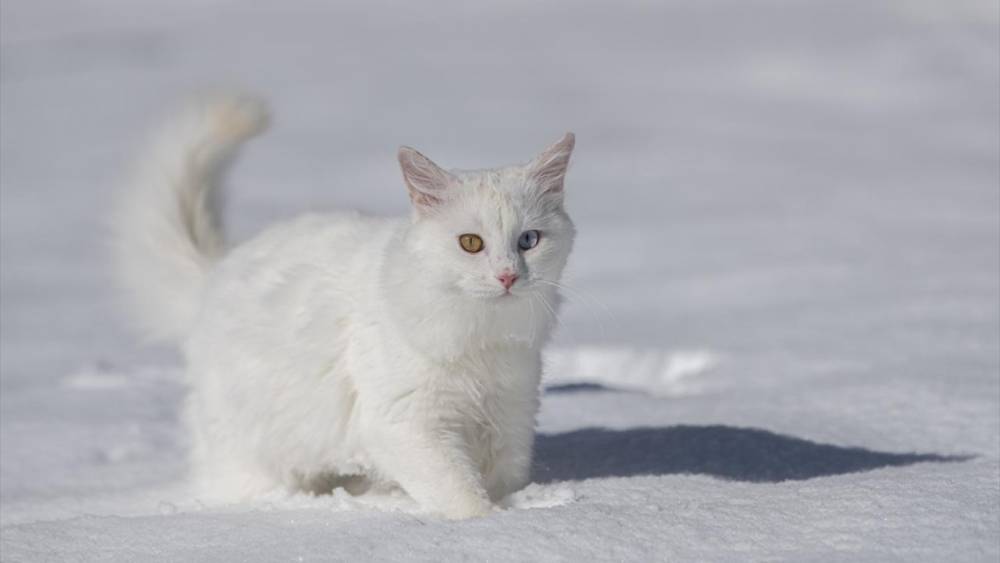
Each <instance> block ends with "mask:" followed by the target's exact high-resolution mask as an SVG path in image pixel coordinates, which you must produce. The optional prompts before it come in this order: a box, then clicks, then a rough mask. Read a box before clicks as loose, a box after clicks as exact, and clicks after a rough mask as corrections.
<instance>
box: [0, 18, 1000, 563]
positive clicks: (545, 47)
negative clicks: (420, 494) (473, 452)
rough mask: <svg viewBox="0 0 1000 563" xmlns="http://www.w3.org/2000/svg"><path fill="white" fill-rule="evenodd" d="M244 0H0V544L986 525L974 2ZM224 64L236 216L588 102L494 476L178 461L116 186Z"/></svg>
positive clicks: (609, 537) (991, 450)
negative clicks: (330, 478)
mask: <svg viewBox="0 0 1000 563" xmlns="http://www.w3.org/2000/svg"><path fill="white" fill-rule="evenodd" d="M262 4H264V3H261V2H253V3H251V2H235V1H232V2H227V1H210V2H203V1H198V2H196V1H194V0H179V1H177V0H175V1H170V2H162V3H160V4H158V5H155V4H152V3H140V2H128V1H125V0H95V1H93V2H86V3H70V2H32V1H30V0H4V2H3V3H2V5H0V6H2V8H0V10H2V14H0V15H2V18H0V25H2V28H0V31H2V61H0V62H2V65H0V70H2V80H0V120H2V127H0V160H2V166H0V180H2V214H0V219H2V223H0V225H2V239H0V250H2V275H0V283H2V293H0V296H2V317H0V329H2V330H0V335H2V336H0V344H2V355H0V368H2V372H0V373H2V377H0V392H2V398H0V423H2V424H0V500H2V505H0V506H2V510H0V519H2V542H0V550H2V551H0V555H2V558H3V559H4V560H5V561H7V560H10V561H33V560H53V561H64V560H78V559H86V560H91V559H102V560H104V559H106V560H119V561H147V560H170V561H187V560H213V561H218V560H230V559H233V560H236V559H238V560H267V561H273V560H293V561H294V560H331V559H332V560H344V561H360V560H368V559H375V560H386V559H403V558H407V559H416V560H427V561H437V560H450V559H456V560H485V559H489V560H497V561H506V560H513V561H516V560H566V561H579V560H632V561H649V560H678V559H680V560H686V559H687V560H690V559H696V560H730V561H745V560H769V559H792V560H803V559H806V560H815V559H821V560H830V559H837V560H907V561H913V560H928V561H932V560H949V561H977V560H981V561H996V560H997V558H998V557H1000V286H998V276H1000V274H998V270H1000V263H998V262H1000V188H998V183H1000V156H998V151H1000V146H998V145H1000V131H998V130H1000V97H998V96H1000V82H998V80H1000V76H998V75H1000V60H998V58H1000V57H998V48H1000V47H998V41H1000V37H998V34H1000V23H998V22H1000V18H998V14H997V11H998V6H997V3H996V2H995V1H991V0H984V1H983V2H933V1H930V0H926V1H924V0H911V1H909V2H868V1H864V0H843V1H838V2H824V3H819V2H796V1H791V0H789V1H787V2H783V1H770V2H753V3H750V2H741V1H739V0H728V1H710V2H686V3H648V4H647V3H640V2H635V3H624V2H607V3H602V4H597V3H594V4H591V3H581V2H569V1H566V2H560V3H546V4H544V5H540V4H538V3H535V2H498V3H496V4H491V5H483V4H481V3H478V2H442V3H438V4H436V7H435V8H434V9H433V10H431V9H430V8H427V7H424V6H423V5H422V4H420V5H418V4H417V3H407V4H403V5H397V6H390V5H387V4H383V3H363V2H360V1H359V2H357V3H356V4H348V3H336V5H333V4H334V3H327V2H315V3H312V4H304V3H295V5H292V3H289V2H273V3H272V5H270V6H264V5H262ZM251 5H253V7H250V6H251ZM227 84H238V85H243V86H245V87H248V88H250V89H252V90H255V91H258V92H261V93H263V94H264V95H266V96H267V97H268V98H270V99H271V100H272V101H273V105H274V108H275V112H276V115H277V120H276V122H275V126H274V128H273V130H272V131H271V132H270V134H269V135H268V136H266V137H265V138H262V139H261V140H259V141H257V142H255V144H254V145H253V146H252V148H251V149H250V150H249V151H248V152H247V153H246V154H245V159H244V160H243V161H242V163H241V165H240V167H239V168H238V170H237V171H236V174H235V178H234V179H233V180H234V181H233V188H234V189H233V190H232V191H231V194H232V197H231V205H230V209H229V217H231V221H230V224H231V227H232V229H231V230H232V232H233V233H234V237H235V238H237V239H239V238H242V237H245V236H247V235H249V234H250V233H253V232H255V231H256V230H257V229H259V228H260V227H261V226H262V225H265V224H267V223H268V222H270V221H272V220H275V219H278V218H281V217H287V216H290V215H293V214H295V213H297V212H300V211H302V210H305V209H314V208H318V207H332V206H343V207H355V208H362V209H366V210H371V211H376V212H380V213H397V212H402V211H403V210H404V209H405V206H406V199H405V196H404V192H403V188H402V187H401V184H400V180H399V174H398V172H397V170H396V168H395V165H394V150H395V147H396V146H397V145H399V144H402V143H406V144H410V145H413V146H416V147H418V148H420V149H421V150H423V151H425V152H426V153H427V154H429V155H431V156H432V157H433V158H435V159H436V160H438V161H439V162H442V163H445V164H448V165H452V166H461V167H474V166H479V165H487V164H495V163H500V162H508V161H517V160H522V159H524V158H526V157H528V156H530V155H531V154H533V153H534V152H535V151H536V150H537V149H539V148H541V147H542V146H544V145H545V144H546V143H548V142H549V141H551V140H554V139H555V138H557V137H558V136H559V135H560V134H561V133H562V132H564V131H566V130H573V131H575V132H576V133H577V136H578V151H577V153H576V155H575V157H574V158H575V161H574V167H573V170H572V172H571V178H570V184H569V191H570V207H571V211H572V212H573V214H574V216H575V218H576V220H577V223H578V226H579V229H580V237H579V240H578V246H577V250H576V253H575V255H574V257H573V261H572V266H571V268H572V273H571V275H570V280H569V281H570V283H571V284H572V286H573V287H575V288H576V290H575V291H574V292H571V294H570V295H569V297H570V299H571V301H570V304H569V306H568V307H567V308H566V310H565V315H564V316H563V326H562V329H561V333H560V335H559V338H558V341H557V345H556V347H555V348H554V349H553V351H552V354H551V357H550V362H549V369H548V373H547V385H548V386H549V391H548V392H547V394H546V396H545V399H544V403H543V410H542V413H541V417H540V427H539V431H540V433H541V436H540V438H539V444H538V467H537V470H536V473H535V484H533V485H531V486H530V487H529V488H528V489H527V490H525V491H523V492H522V493H520V494H518V495H516V496H515V497H514V498H512V499H510V500H509V503H508V504H509V506H510V507H509V509H508V510H505V511H504V512H501V513H497V514H495V515H493V516H491V517H488V518H484V519H480V520H474V521H467V522H459V523H450V522H442V521H439V520H437V519H435V518H433V517H429V516H427V515H421V514H417V513H414V512H413V506H412V505H411V504H410V503H409V502H408V501H407V500H406V499H405V498H382V499H366V498H357V499H356V498H351V497H348V496H346V495H343V494H336V495H333V496H328V497H318V498H310V497H293V498H278V497H275V498H265V499H260V501H259V502H257V503H254V504H253V505H247V506H238V507H231V508H228V509H215V508H206V507H204V506H202V505H200V504H199V503H198V502H197V501H196V500H192V499H191V498H190V497H189V496H185V493H184V489H183V484H182V476H183V471H184V460H183V457H184V448H185V437H184V435H183V433H182V432H181V431H180V429H179V428H178V425H177V406H178V403H179V400H180V398H181V396H182V393H183V390H182V389H181V387H180V386H179V384H178V373H177V369H178V363H177V358H176V357H175V355H174V354H172V353H171V352H170V351H167V350H161V349H150V348H143V347H141V346H140V345H139V344H138V343H137V342H136V341H135V339H134V338H133V337H132V336H131V335H130V333H129V332H128V331H127V330H125V329H124V328H123V326H122V323H121V322H120V320H119V317H118V316H116V314H115V310H114V307H113V306H112V302H113V294H112V292H111V291H110V289H109V287H108V283H109V280H108V276H107V272H106V268H105V265H104V253H103V251H102V236H103V235H102V232H103V231H102V226H101V222H102V220H103V210H104V207H105V205H106V202H107V200H108V197H109V193H110V192H111V190H112V189H113V188H114V187H115V186H116V185H117V183H118V180H119V179H120V178H121V177H122V173H123V171H124V170H125V165H126V163H127V161H128V158H129V156H130V155H132V154H134V152H135V149H136V145H137V143H138V142H139V141H140V140H141V139H142V136H143V133H144V132H145V131H146V130H147V129H148V127H149V126H150V125H151V124H152V123H153V122H154V121H155V117H156V116H157V115H160V114H161V113H162V110H164V109H165V108H168V107H170V105H171V104H173V103H174V102H176V101H177V100H178V99H179V98H181V97H183V96H184V95H186V94H188V93H190V92H192V91H197V90H200V89H204V87H205V86H217V85H227Z"/></svg>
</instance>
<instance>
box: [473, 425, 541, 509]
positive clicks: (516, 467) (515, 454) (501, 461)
mask: <svg viewBox="0 0 1000 563" xmlns="http://www.w3.org/2000/svg"><path fill="white" fill-rule="evenodd" d="M506 438H507V440H508V441H507V442H506V443H505V444H504V445H503V446H501V447H500V448H499V450H498V451H497V453H496V457H495V458H494V462H493V465H492V467H491V468H490V470H489V471H488V472H487V473H486V476H485V484H486V491H487V493H488V494H489V496H490V498H491V499H492V500H493V501H494V502H499V501H500V500H501V499H503V498H504V497H506V496H507V495H509V494H511V493H515V492H517V491H520V490H521V489H523V488H524V487H525V486H527V485H528V483H529V482H530V481H531V460H532V448H533V447H534V441H535V440H534V438H535V431H534V428H533V427H531V426H526V427H522V428H509V429H508V432H507V436H506Z"/></svg>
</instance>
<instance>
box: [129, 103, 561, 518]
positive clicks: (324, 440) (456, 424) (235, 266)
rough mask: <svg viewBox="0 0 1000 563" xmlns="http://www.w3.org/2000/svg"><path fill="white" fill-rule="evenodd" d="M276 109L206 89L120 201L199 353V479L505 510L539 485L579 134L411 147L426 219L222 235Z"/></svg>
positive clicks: (158, 319)
mask: <svg viewBox="0 0 1000 563" xmlns="http://www.w3.org/2000/svg"><path fill="white" fill-rule="evenodd" d="M266 122H267V116H266V112H265V109H264V107H263V105H262V104H261V103H260V102H257V101H255V100H252V99H248V98H244V97H233V96H228V97H226V96H224V97H215V98H212V99H208V100H203V101H201V102H199V103H197V104H195V105H193V106H192V107H191V108H189V109H188V110H187V111H186V112H185V113H183V114H181V115H180V116H178V117H177V118H176V119H175V120H173V121H171V122H169V123H168V124H167V126H166V127H165V128H164V129H163V131H162V132H161V133H160V135H159V136H158V137H157V140H156V143H155V144H154V145H153V147H152V148H151V150H150V151H149V153H148V154H147V156H146V158H145V159H144V160H142V161H141V166H140V168H139V176H138V181H137V182H136V183H135V184H134V185H133V186H132V189H130V190H129V191H128V192H127V193H125V194H124V195H123V197H122V199H121V201H120V202H119V203H120V205H119V206H118V213H117V214H116V215H115V217H114V225H115V230H116V234H117V243H118V244H117V245H116V248H117V258H118V264H119V266H120V274H121V279H122V282H123V285H124V286H125V288H126V289H127V290H128V293H129V295H130V296H131V297H133V298H134V299H133V301H134V307H135V311H136V313H137V315H136V316H137V317H138V318H139V320H140V321H141V322H142V324H143V326H144V328H145V329H146V331H147V332H148V334H149V335H151V336H153V337H158V338H160V339H168V340H173V341H176V342H179V343H180V344H181V346H182V349H183V352H184V355H185V357H186V361H187V378H188V383H189V385H190V394H189V397H188V399H187V404H186V422H187V424H188V426H189V427H190V430H191V432H192V435H193V452H192V458H193V459H192V461H193V471H194V477H195V479H196V481H197V483H198V484H199V485H200V486H201V494H202V495H203V496H204V497H205V498H208V499H213V500H219V501H238V500H241V499H246V498H248V497H252V496H254V495H257V494H260V493H264V492H268V491H271V490H275V489H282V490H288V491H296V490H305V491H314V492H319V491H323V490H330V488H331V487H335V486H345V487H346V488H347V489H348V490H350V491H352V492H355V493H357V492H361V491H364V490H366V489H368V488H370V487H372V486H379V487H383V486H394V485H399V486H401V487H402V488H403V489H404V490H405V491H406V492H407V493H408V494H409V495H410V496H411V497H413V498H414V499H415V500H416V501H417V502H419V503H420V504H421V505H422V506H424V507H426V508H427V509H429V510H432V511H435V512H438V513H441V514H443V515H445V516H447V517H450V518H466V517H471V516H478V515H483V514H486V513H488V512H490V511H491V510H493V506H494V505H493V502H495V501H497V500H498V499H500V498H502V497H504V496H505V495H507V494H509V493H511V492H513V491H516V490H518V489H520V488H522V487H523V486H525V485H526V484H527V483H528V480H529V470H530V465H531V457H532V444H533V441H534V425H535V415H536V412H537V410H538V402H539V401H538V393H539V383H540V381H539V379H540V374H541V357H540V350H541V348H542V346H543V345H544V344H545V342H546V341H547V339H548V338H549V335H550V332H551V330H552V328H553V325H554V322H555V315H556V310H557V307H558V301H559V299H558V294H557V287H558V280H559V277H560V274H561V273H562V271H563V267H564V266H565V264H566V259H567V257H568V256H569V253H570V249H571V247H572V245H573V238H574V228H573V223H572V222H571V221H570V219H569V217H568V216H567V214H566V212H565V211H564V209H563V179H564V176H565V174H566V168H567V165H568V163H569V158H570V153H571V152H572V150H573V142H574V138H573V135H572V134H567V135H566V136H564V137H563V138H562V139H561V140H560V141H559V142H557V143H555V144H554V145H552V146H550V147H549V148H547V149H546V150H545V151H544V152H543V153H542V154H541V155H540V156H538V157H537V158H535V159H534V160H533V161H531V162H530V163H528V164H526V165H521V166H510V167H503V168H494V169H487V170H471V171H457V170H455V171H450V172H449V171H445V170H443V169H441V168H439V167H438V166H437V165H435V164H434V163H433V162H431V161H430V160H429V159H428V158H427V157H425V156H423V155H422V154H420V153H419V152H417V151H415V150H413V149H411V148H407V147H403V148H401V149H400V150H399V163H400V165H401V167H402V171H403V178H404V180H405V184H406V187H407V189H408V190H409V195H410V199H411V201H412V204H413V213H412V217H411V218H410V219H383V218H373V217H366V216H362V215H360V214H357V213H336V214H328V215H318V214H316V215H308V216H305V217H301V218H299V219H296V220H293V221H291V222H288V223H285V224H280V225H277V226H274V227H271V228H270V229H268V230H267V231H265V232H264V233H262V234H260V235H258V236H257V237H255V238H254V239H252V240H250V241H249V242H246V243H244V244H242V245H239V246H237V247H235V248H233V249H232V250H231V251H228V252H224V248H223V246H224V245H223V240H222V236H221V234H220V232H219V231H220V230H219V226H218V214H217V211H216V205H215V200H216V199H217V195H218V193H217V191H218V184H219V183H220V181H221V180H222V178H223V176H224V173H225V171H226V168H227V165H228V162H229V161H230V160H231V157H233V156H234V154H235V152H236V151H237V149H238V148H239V145H240V144H241V143H242V142H243V141H244V140H246V139H248V138H249V137H251V136H253V135H255V134H256V133H258V132H259V131H261V130H262V129H263V128H264V127H265V126H266Z"/></svg>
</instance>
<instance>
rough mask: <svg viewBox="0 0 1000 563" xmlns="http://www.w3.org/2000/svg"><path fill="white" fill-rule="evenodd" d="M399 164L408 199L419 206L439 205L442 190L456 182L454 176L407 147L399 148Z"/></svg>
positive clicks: (442, 193)
mask: <svg viewBox="0 0 1000 563" xmlns="http://www.w3.org/2000/svg"><path fill="white" fill-rule="evenodd" d="M399 166H400V168H401V169H402V171H403V180H404V181H405V182H406V188H407V190H408V191H409V193H410V200H411V201H413V203H414V205H416V206H419V207H433V206H436V205H439V204H440V203H441V202H442V201H444V197H443V195H444V191H445V190H446V189H448V188H449V187H450V186H452V185H453V184H455V183H456V179H455V177H454V176H452V175H451V174H450V173H448V172H447V171H446V170H443V169H442V168H441V167H440V166H438V165H437V164H434V162H433V161H432V160H431V159H429V158H427V157H426V156H424V155H422V154H420V153H419V152H418V151H416V150H414V149H411V148H409V147H401V148H400V149H399Z"/></svg>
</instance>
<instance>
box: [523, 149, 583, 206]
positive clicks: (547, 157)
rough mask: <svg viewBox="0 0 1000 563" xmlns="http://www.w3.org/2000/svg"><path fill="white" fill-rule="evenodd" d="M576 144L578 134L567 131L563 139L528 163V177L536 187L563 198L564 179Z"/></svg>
mask: <svg viewBox="0 0 1000 563" xmlns="http://www.w3.org/2000/svg"><path fill="white" fill-rule="evenodd" d="M575 144H576V136H575V135H573V134H572V133H566V134H565V135H563V137H562V139H559V140H558V141H556V142H555V143H553V144H551V145H549V147H548V148H546V149H545V150H544V151H542V154H540V155H538V156H537V157H535V159H534V160H532V161H531V163H530V164H528V178H529V179H531V180H532V182H533V183H534V185H535V187H536V189H539V190H542V191H543V192H545V193H547V194H551V195H555V196H558V197H559V198H560V199H561V198H562V194H563V181H564V179H565V178H566V169H567V168H568V167H569V157H570V155H572V154H573V146H574V145H575Z"/></svg>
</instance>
